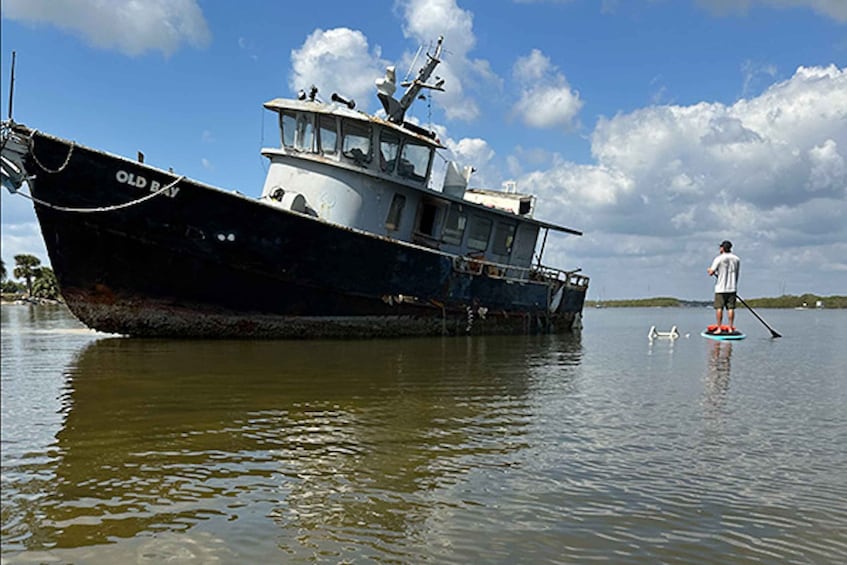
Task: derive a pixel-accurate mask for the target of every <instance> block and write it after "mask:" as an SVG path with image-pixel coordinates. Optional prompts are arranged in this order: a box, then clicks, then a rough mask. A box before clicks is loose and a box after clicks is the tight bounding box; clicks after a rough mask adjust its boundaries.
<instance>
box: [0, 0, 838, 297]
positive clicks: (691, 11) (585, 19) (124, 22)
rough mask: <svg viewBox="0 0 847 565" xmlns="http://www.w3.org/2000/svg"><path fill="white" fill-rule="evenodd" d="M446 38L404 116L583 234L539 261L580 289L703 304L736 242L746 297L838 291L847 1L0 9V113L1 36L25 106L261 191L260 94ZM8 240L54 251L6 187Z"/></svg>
mask: <svg viewBox="0 0 847 565" xmlns="http://www.w3.org/2000/svg"><path fill="white" fill-rule="evenodd" d="M295 6H296V7H295ZM438 35H444V36H445V53H444V56H443V59H444V63H443V64H442V65H441V66H440V67H439V68H438V70H437V72H436V74H438V75H440V76H442V77H443V78H445V79H446V84H445V88H446V92H444V93H436V94H435V95H433V97H432V99H431V103H429V104H428V103H426V102H418V105H417V106H415V107H414V108H413V110H412V112H411V117H412V118H414V119H416V120H417V121H419V122H420V123H424V124H431V125H432V127H434V128H435V129H436V130H437V131H438V132H439V134H440V137H441V139H442V142H443V143H444V144H445V145H446V149H445V150H444V151H443V154H444V156H445V157H447V158H451V159H456V160H459V161H461V162H462V163H463V164H469V165H473V166H474V167H476V169H477V172H476V174H475V176H474V177H473V178H472V179H471V186H480V187H489V188H500V187H501V186H502V183H503V182H505V181H515V182H517V185H518V190H519V191H521V192H527V193H531V194H535V195H536V196H537V197H538V204H537V207H536V216H537V217H539V218H541V219H544V220H549V221H554V222H557V223H560V224H564V225H566V226H569V227H573V228H576V229H580V230H583V231H584V232H585V235H584V236H583V237H566V236H555V237H551V239H550V240H549V241H548V246H547V249H546V252H545V259H546V263H548V264H551V265H553V266H558V267H562V268H575V267H581V268H582V269H583V271H584V272H585V273H586V274H588V275H590V276H591V279H592V280H591V289H590V291H589V296H590V297H592V298H601V299H611V298H638V297H645V296H659V295H662V296H667V295H670V296H677V297H681V298H691V299H709V298H710V296H711V292H712V282H711V280H710V279H709V277H708V276H707V275H706V268H707V267H708V265H709V263H710V262H711V259H712V257H713V256H714V255H715V253H716V252H717V246H718V244H719V243H720V241H721V240H723V239H727V238H728V239H731V240H732V241H733V242H734V243H735V250H736V251H737V253H738V254H739V255H740V256H741V258H742V263H743V269H742V281H741V288H740V289H741V293H742V296H745V297H757V296H777V295H780V294H782V293H789V294H800V293H803V292H814V293H817V294H824V295H826V294H847V69H845V61H847V0H673V1H671V0H626V1H624V0H558V1H556V0H546V1H545V0H534V1H532V0H522V1H518V0H515V1H510V0H499V1H491V0H426V1H424V0H399V1H396V2H395V1H389V0H387V1H382V2H377V1H373V2H346V1H345V2H340V1H335V0H327V1H324V2H320V3H303V2H300V3H296V4H294V3H291V2H271V1H264V0H242V1H241V2H223V1H214V2H213V1H203V0H147V1H145V2H133V1H130V0H112V1H110V2H106V3H103V2H99V1H95V0H73V1H72V0H3V3H2V35H0V56H2V77H1V80H0V83H1V84H2V95H1V96H0V99H1V100H0V104H2V116H3V117H4V118H5V117H6V116H7V114H8V96H9V63H10V60H11V52H12V51H13V50H14V51H16V52H17V71H16V82H15V93H14V94H15V96H14V107H13V108H14V118H15V120H16V121H18V122H21V123H25V124H27V125H29V126H30V127H33V128H36V129H40V130H43V131H46V132H48V133H52V134H54V135H59V136H62V137H66V138H70V139H73V140H75V141H77V142H79V143H82V144H85V145H88V146H92V147H95V148H98V149H102V150H105V151H108V152H111V153H116V154H121V155H126V156H130V157H134V156H135V154H136V151H138V150H141V151H143V152H144V153H145V155H146V158H147V162H148V163H149V164H152V165H154V166H160V167H163V168H167V167H173V169H174V170H175V171H177V172H179V173H180V174H185V175H187V176H190V177H193V178H196V179H199V180H201V181H203V182H206V183H209V184H212V185H215V186H219V187H222V188H225V189H230V190H239V191H240V192H243V193H245V194H248V195H254V196H258V195H259V192H260V190H261V186H262V183H263V179H264V174H265V164H264V162H263V160H262V158H261V156H260V154H259V151H260V148H261V147H262V146H268V145H275V144H277V143H278V142H277V139H278V137H277V134H276V131H275V124H274V123H273V120H272V115H271V114H269V113H268V112H266V111H264V110H263V109H262V103H263V102H265V101H267V100H270V99H272V98H275V97H279V96H284V97H287V96H292V95H293V94H294V93H295V92H296V91H297V90H298V89H300V88H308V87H309V86H310V85H311V84H315V85H317V86H318V88H319V89H320V94H319V96H322V97H324V98H329V96H330V94H331V93H332V92H334V91H337V92H339V93H342V94H343V95H345V96H346V97H349V98H353V99H355V100H356V102H357V104H358V108H359V109H363V110H368V111H371V112H376V111H377V110H379V108H380V105H379V103H378V101H377V99H376V96H375V90H374V88H373V84H374V82H373V81H374V80H375V79H377V78H379V77H380V76H382V74H383V72H384V68H385V66H386V65H389V64H392V65H396V67H397V73H398V76H399V77H403V76H405V75H406V72H407V69H409V67H410V65H411V61H412V59H413V57H414V55H415V52H416V51H417V49H418V47H419V46H420V45H422V44H423V45H427V44H429V43H431V42H433V41H434V40H435V39H436V38H437V36H438ZM419 64H420V63H418V64H416V67H417V66H419ZM18 253H32V254H35V255H37V256H39V257H40V258H41V259H42V260H43V261H44V262H45V263H46V262H47V261H48V258H47V254H46V252H45V250H44V245H43V242H42V241H41V237H40V233H39V231H38V228H37V225H36V223H35V216H34V213H33V211H32V206H31V204H30V203H29V201H28V200H25V199H24V198H22V197H19V196H13V195H11V194H9V193H7V192H6V191H3V194H2V256H3V259H4V260H5V262H6V264H7V266H9V265H11V264H12V263H13V256H14V255H15V254H18Z"/></svg>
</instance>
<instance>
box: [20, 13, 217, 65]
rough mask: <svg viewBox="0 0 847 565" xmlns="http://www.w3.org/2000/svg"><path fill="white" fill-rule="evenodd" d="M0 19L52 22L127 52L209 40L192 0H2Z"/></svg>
mask: <svg viewBox="0 0 847 565" xmlns="http://www.w3.org/2000/svg"><path fill="white" fill-rule="evenodd" d="M3 17H4V18H9V19H11V20H17V21H23V22H31V23H35V24H50V25H54V26H56V27H59V28H62V29H66V30H69V31H71V32H73V33H76V34H77V35H79V36H81V37H82V38H84V39H85V40H86V41H87V42H89V43H90V44H92V45H94V46H95V47H99V48H102V49H117V50H118V51H121V52H123V53H125V54H127V55H140V54H142V53H144V52H146V51H161V52H162V53H163V54H164V55H166V56H168V55H171V54H173V53H174V52H175V51H176V50H177V49H179V47H180V46H181V45H182V44H183V43H187V44H188V45H191V46H192V47H199V48H202V47H206V46H207V45H208V44H209V42H210V41H211V33H210V32H209V28H208V25H207V24H206V19H205V18H204V17H203V11H202V10H201V9H200V6H199V5H198V4H197V1H196V0H145V1H144V2H138V1H136V0H109V1H108V2H104V1H102V0H4V1H3Z"/></svg>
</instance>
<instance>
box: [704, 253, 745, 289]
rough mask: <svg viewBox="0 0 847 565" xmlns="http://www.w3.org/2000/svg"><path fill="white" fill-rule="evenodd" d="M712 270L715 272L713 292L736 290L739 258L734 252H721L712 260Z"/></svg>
mask: <svg viewBox="0 0 847 565" xmlns="http://www.w3.org/2000/svg"><path fill="white" fill-rule="evenodd" d="M711 269H712V271H714V272H715V273H717V275H718V280H717V282H715V292H736V291H737V290H738V273H739V272H740V271H741V259H739V258H738V256H737V255H735V254H734V253H721V254H720V255H718V256H717V257H715V260H714V261H712V267H711Z"/></svg>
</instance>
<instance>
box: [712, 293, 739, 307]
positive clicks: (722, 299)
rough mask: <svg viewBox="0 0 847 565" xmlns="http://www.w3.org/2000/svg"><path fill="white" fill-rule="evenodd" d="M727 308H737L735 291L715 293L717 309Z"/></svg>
mask: <svg viewBox="0 0 847 565" xmlns="http://www.w3.org/2000/svg"><path fill="white" fill-rule="evenodd" d="M718 308H726V309H727V310H735V293H734V292H716V293H715V309H716V310H717V309H718Z"/></svg>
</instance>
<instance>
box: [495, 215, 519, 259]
mask: <svg viewBox="0 0 847 565" xmlns="http://www.w3.org/2000/svg"><path fill="white" fill-rule="evenodd" d="M502 228H505V229H506V232H502V231H501V229H502ZM516 231H517V224H515V223H513V222H506V221H502V220H501V221H497V223H496V224H494V235H493V237H492V238H491V252H492V253H494V254H496V255H506V256H508V255H511V254H512V246H513V245H514V243H515V232H516Z"/></svg>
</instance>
